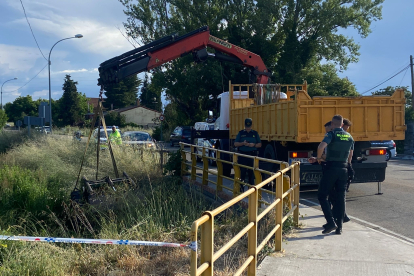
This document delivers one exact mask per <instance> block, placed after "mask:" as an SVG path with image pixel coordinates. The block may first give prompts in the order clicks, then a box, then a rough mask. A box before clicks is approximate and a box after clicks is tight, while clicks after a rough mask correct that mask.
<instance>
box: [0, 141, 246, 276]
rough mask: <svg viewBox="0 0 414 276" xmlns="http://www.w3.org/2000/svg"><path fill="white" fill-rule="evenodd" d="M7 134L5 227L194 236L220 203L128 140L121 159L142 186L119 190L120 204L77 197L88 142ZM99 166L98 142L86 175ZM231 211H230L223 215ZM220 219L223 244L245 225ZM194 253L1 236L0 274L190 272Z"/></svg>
mask: <svg viewBox="0 0 414 276" xmlns="http://www.w3.org/2000/svg"><path fill="white" fill-rule="evenodd" d="M3 137H6V136H3ZM3 137H1V136H0V146H1V145H6V144H7V145H12V146H7V147H6V148H7V151H6V153H3V154H1V158H0V210H1V213H0V234H6V235H12V234H13V235H29V236H31V235H34V236H55V237H56V236H60V237H82V238H87V237H91V238H111V239H128V240H147V241H164V242H177V243H188V242H189V239H190V236H189V234H190V227H191V223H192V222H193V221H194V220H195V219H197V218H198V217H199V216H200V215H201V214H202V212H203V211H205V210H208V209H212V208H213V207H212V206H211V203H209V202H208V201H206V200H205V199H204V198H203V197H202V196H201V195H200V194H199V193H198V192H197V191H195V190H194V189H192V188H191V187H190V189H187V190H185V189H184V188H183V186H182V184H181V179H180V178H177V177H172V176H168V177H165V176H163V174H162V171H161V167H160V166H159V164H158V163H157V158H156V156H154V155H153V154H151V153H145V154H143V155H142V156H141V155H137V152H136V151H134V150H133V149H131V148H128V147H118V148H116V149H115V155H116V160H117V163H118V168H119V170H120V171H126V172H127V173H128V174H129V176H130V177H131V178H133V179H134V180H135V182H136V183H137V187H136V188H135V189H134V190H128V191H127V190H123V189H118V190H117V192H116V193H115V192H114V194H111V196H114V197H116V198H117V204H116V208H115V207H114V208H113V209H109V210H105V209H101V208H97V207H95V206H87V205H85V206H79V205H77V204H76V203H73V202H70V201H69V194H70V192H71V190H72V189H73V187H74V184H75V182H76V178H77V174H78V172H79V168H80V163H81V157H82V155H83V153H84V150H85V144H84V143H79V142H76V141H73V140H72V139H67V138H62V137H54V136H48V135H35V136H33V137H32V138H28V137H25V136H21V137H20V139H16V140H15V142H13V143H10V141H8V140H4V139H2V138H3ZM10 137H11V136H7V137H6V138H7V139H9V138H10ZM100 154H101V156H100V159H101V160H100V166H99V176H100V177H104V176H108V175H109V176H110V177H114V172H113V168H112V162H111V159H110V156H109V153H108V152H107V151H101V152H100ZM95 173H96V151H95V148H94V147H91V148H90V149H89V150H88V151H87V154H86V159H85V164H84V168H83V171H82V174H81V175H85V176H86V178H88V179H93V178H94V177H95ZM239 216H240V217H245V214H244V213H240V214H239ZM230 217H231V216H228V217H226V215H223V217H221V218H220V221H222V222H224V221H230ZM233 220H234V221H236V222H237V221H239V219H238V217H236V219H234V216H233ZM220 221H219V222H218V224H217V231H218V234H217V235H218V239H217V244H216V246H217V248H219V247H221V245H222V244H223V243H224V241H226V240H227V241H228V240H229V239H230V238H231V237H230V235H231V234H233V233H235V232H236V231H237V229H239V228H240V229H242V228H243V226H242V225H239V224H238V223H233V224H231V225H230V226H226V228H225V229H227V230H226V231H224V232H223V229H224V228H220V227H222V226H221V225H220ZM242 243H245V241H242ZM240 246H241V247H240ZM244 247H245V245H238V247H236V248H235V250H233V251H231V252H229V253H228V254H226V255H225V256H223V257H222V258H221V259H223V261H220V262H218V263H217V267H218V268H219V269H218V272H217V273H218V274H217V275H228V274H231V271H234V269H235V268H236V266H237V264H240V263H241V262H242V260H241V259H240V258H239V257H240V256H242V253H241V252H245V248H244ZM241 248H243V250H241ZM189 260H190V251H189V250H188V249H182V248H181V249H177V248H159V247H131V246H99V245H79V244H74V245H68V244H37V243H36V244H34V243H29V242H27V243H25V242H16V241H0V275H189V265H190V261H189ZM220 267H221V269H220Z"/></svg>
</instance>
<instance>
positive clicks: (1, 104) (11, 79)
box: [1, 78, 17, 110]
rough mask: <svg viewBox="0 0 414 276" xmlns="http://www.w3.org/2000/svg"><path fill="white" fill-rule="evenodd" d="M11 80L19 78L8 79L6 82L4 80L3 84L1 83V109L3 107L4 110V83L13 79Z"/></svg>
mask: <svg viewBox="0 0 414 276" xmlns="http://www.w3.org/2000/svg"><path fill="white" fill-rule="evenodd" d="M11 80H17V78H13V79H9V80H6V81H5V82H3V84H2V85H1V109H2V110H3V85H4V84H5V83H6V82H8V81H11Z"/></svg>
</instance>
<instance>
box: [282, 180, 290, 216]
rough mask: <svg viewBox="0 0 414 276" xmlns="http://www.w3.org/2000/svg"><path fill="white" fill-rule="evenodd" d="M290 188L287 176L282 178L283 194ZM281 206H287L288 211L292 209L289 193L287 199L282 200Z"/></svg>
mask: <svg viewBox="0 0 414 276" xmlns="http://www.w3.org/2000/svg"><path fill="white" fill-rule="evenodd" d="M290 187H291V185H290V177H289V176H288V175H284V176H283V193H285V192H286V191H287V190H289V189H290ZM283 205H284V206H287V207H288V208H289V210H290V209H292V193H290V194H289V195H288V196H287V197H285V198H284V199H283Z"/></svg>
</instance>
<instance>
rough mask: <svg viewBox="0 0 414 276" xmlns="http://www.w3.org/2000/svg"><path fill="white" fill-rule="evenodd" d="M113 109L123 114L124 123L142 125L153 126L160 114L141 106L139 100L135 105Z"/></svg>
mask: <svg viewBox="0 0 414 276" xmlns="http://www.w3.org/2000/svg"><path fill="white" fill-rule="evenodd" d="M113 111H114V112H118V113H119V114H121V115H124V116H125V120H126V123H134V124H136V125H139V126H143V127H154V126H155V125H157V123H156V122H157V120H158V118H159V117H160V116H161V112H159V111H157V110H154V109H151V108H148V107H145V106H141V105H140V104H139V101H137V104H136V105H133V106H128V107H124V108H118V109H114V110H113Z"/></svg>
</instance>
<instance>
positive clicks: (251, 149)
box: [234, 118, 262, 192]
mask: <svg viewBox="0 0 414 276" xmlns="http://www.w3.org/2000/svg"><path fill="white" fill-rule="evenodd" d="M252 124H253V121H252V119H251V118H246V119H245V120H244V129H243V130H240V131H239V133H238V134H237V137H236V140H234V146H235V147H237V148H238V149H239V152H240V153H241V154H244V155H251V156H257V149H258V148H260V147H261V146H262V141H261V140H260V137H259V134H258V133H257V131H255V130H253V129H252ZM238 162H239V164H240V165H245V166H249V167H253V159H252V158H249V157H243V156H239V159H238ZM246 174H247V175H248V179H249V181H248V183H249V184H250V185H254V173H253V170H251V169H246V168H240V177H241V180H242V181H243V182H244V181H245V178H246ZM240 191H241V192H244V185H242V184H241V185H240Z"/></svg>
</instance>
